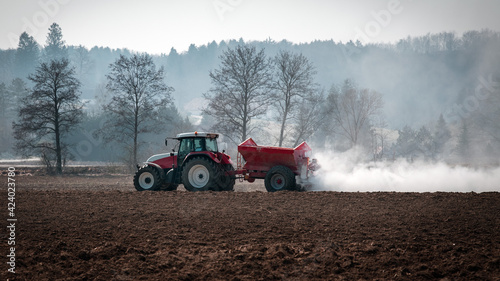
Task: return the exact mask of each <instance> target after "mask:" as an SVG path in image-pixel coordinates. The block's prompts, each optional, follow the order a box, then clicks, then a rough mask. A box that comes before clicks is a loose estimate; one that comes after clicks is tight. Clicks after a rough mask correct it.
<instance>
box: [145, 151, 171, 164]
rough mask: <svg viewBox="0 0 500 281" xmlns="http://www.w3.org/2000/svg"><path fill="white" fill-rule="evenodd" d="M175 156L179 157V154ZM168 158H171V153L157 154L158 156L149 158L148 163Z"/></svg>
mask: <svg viewBox="0 0 500 281" xmlns="http://www.w3.org/2000/svg"><path fill="white" fill-rule="evenodd" d="M173 154H174V155H173V156H177V152H174V153H173ZM166 157H171V154H170V153H161V154H156V155H153V156H151V157H149V158H148V160H147V161H146V162H155V161H158V160H160V159H163V158H166Z"/></svg>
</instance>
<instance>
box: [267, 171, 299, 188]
mask: <svg viewBox="0 0 500 281" xmlns="http://www.w3.org/2000/svg"><path fill="white" fill-rule="evenodd" d="M264 184H265V186H266V190H267V191H268V192H275V191H282V190H295V188H296V182H295V174H294V173H293V172H292V170H290V169H289V168H288V167H285V166H274V167H272V168H271V170H269V172H267V174H266V178H265V179H264Z"/></svg>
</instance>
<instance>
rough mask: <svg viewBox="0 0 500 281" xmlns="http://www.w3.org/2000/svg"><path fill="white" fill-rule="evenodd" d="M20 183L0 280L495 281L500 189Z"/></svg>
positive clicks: (23, 179) (110, 180) (97, 180)
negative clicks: (12, 250)
mask: <svg viewBox="0 0 500 281" xmlns="http://www.w3.org/2000/svg"><path fill="white" fill-rule="evenodd" d="M1 179H2V182H4V183H5V184H4V186H6V185H7V184H6V180H5V179H6V177H1ZM16 185H17V190H16V191H17V194H16V216H17V219H18V221H17V222H16V243H17V244H16V273H15V274H12V273H9V272H7V268H8V266H7V264H6V263H5V261H6V255H7V254H8V247H10V246H7V242H6V241H7V237H8V233H7V232H5V231H4V234H3V237H4V239H3V241H4V242H2V243H1V245H0V254H1V255H2V256H3V259H2V260H3V262H2V264H3V265H2V266H1V268H2V269H1V271H0V278H1V279H3V280H6V279H7V278H9V279H10V280H169V279H170V280H213V279H216V280H283V279H284V280H314V279H317V280H319V279H327V280H377V279H378V280H388V279H389V280H500V235H499V233H500V194H499V193H480V194H477V193H339V192H277V193H266V192H264V191H265V190H264V188H263V186H262V183H258V182H256V183H254V184H246V185H243V184H239V185H237V187H236V192H202V193H191V192H185V191H184V190H183V188H182V187H180V188H179V191H175V192H137V191H135V190H134V189H133V186H132V178H131V177H124V176H106V177H102V176H94V177H78V176H71V177H48V176H47V177H45V176H33V177H30V176H18V177H16ZM249 190H251V191H252V192H238V191H249ZM2 197H3V198H2V200H1V202H2V206H5V211H4V212H3V213H4V219H3V221H4V224H7V222H6V215H5V214H6V213H7V210H6V209H7V200H6V193H5V192H4V196H2ZM4 229H5V227H4Z"/></svg>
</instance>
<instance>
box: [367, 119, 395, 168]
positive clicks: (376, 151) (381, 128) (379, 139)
mask: <svg viewBox="0 0 500 281" xmlns="http://www.w3.org/2000/svg"><path fill="white" fill-rule="evenodd" d="M370 133H371V137H372V152H373V161H377V160H382V159H383V158H384V153H385V151H386V146H387V145H388V139H389V136H390V135H391V133H392V131H391V130H389V129H387V122H386V121H385V117H384V116H383V115H382V114H379V115H377V116H374V118H373V120H372V128H371V130H370Z"/></svg>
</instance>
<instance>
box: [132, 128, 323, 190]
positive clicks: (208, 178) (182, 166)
mask: <svg viewBox="0 0 500 281" xmlns="http://www.w3.org/2000/svg"><path fill="white" fill-rule="evenodd" d="M218 137H219V134H215V133H201V132H200V133H198V132H194V133H184V134H179V135H177V137H175V138H173V139H176V140H178V141H179V143H178V146H177V145H176V147H178V151H177V152H175V149H174V150H173V152H170V153H165V154H157V155H153V156H151V157H150V158H149V159H148V160H147V161H146V163H144V165H143V166H142V167H138V171H137V173H136V174H135V176H134V186H135V188H136V189H137V190H139V191H143V190H162V189H163V190H176V189H177V186H178V185H179V184H183V185H184V187H185V188H186V190H188V191H204V190H215V191H232V190H233V189H234V184H235V180H236V179H240V180H241V181H243V180H246V181H248V182H254V181H255V179H264V181H265V186H266V189H267V191H269V192H274V191H279V190H300V189H302V188H304V187H307V186H309V185H310V183H309V181H308V179H309V177H310V176H311V175H312V174H313V172H314V171H315V170H316V169H317V168H318V165H317V164H316V160H315V159H312V160H310V154H311V148H310V147H309V146H308V145H307V144H306V143H305V142H303V143H301V144H300V145H299V146H297V147H296V148H282V147H270V146H258V145H257V144H256V143H255V142H254V141H253V140H252V139H251V138H249V139H247V140H246V141H244V142H243V143H241V144H240V145H239V146H238V157H237V170H235V169H234V166H233V162H232V161H231V158H230V157H229V155H227V154H225V153H224V151H222V152H219V150H218V146H217V138H218ZM165 144H167V140H165ZM242 158H243V160H244V162H245V163H244V164H243V165H242Z"/></svg>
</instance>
